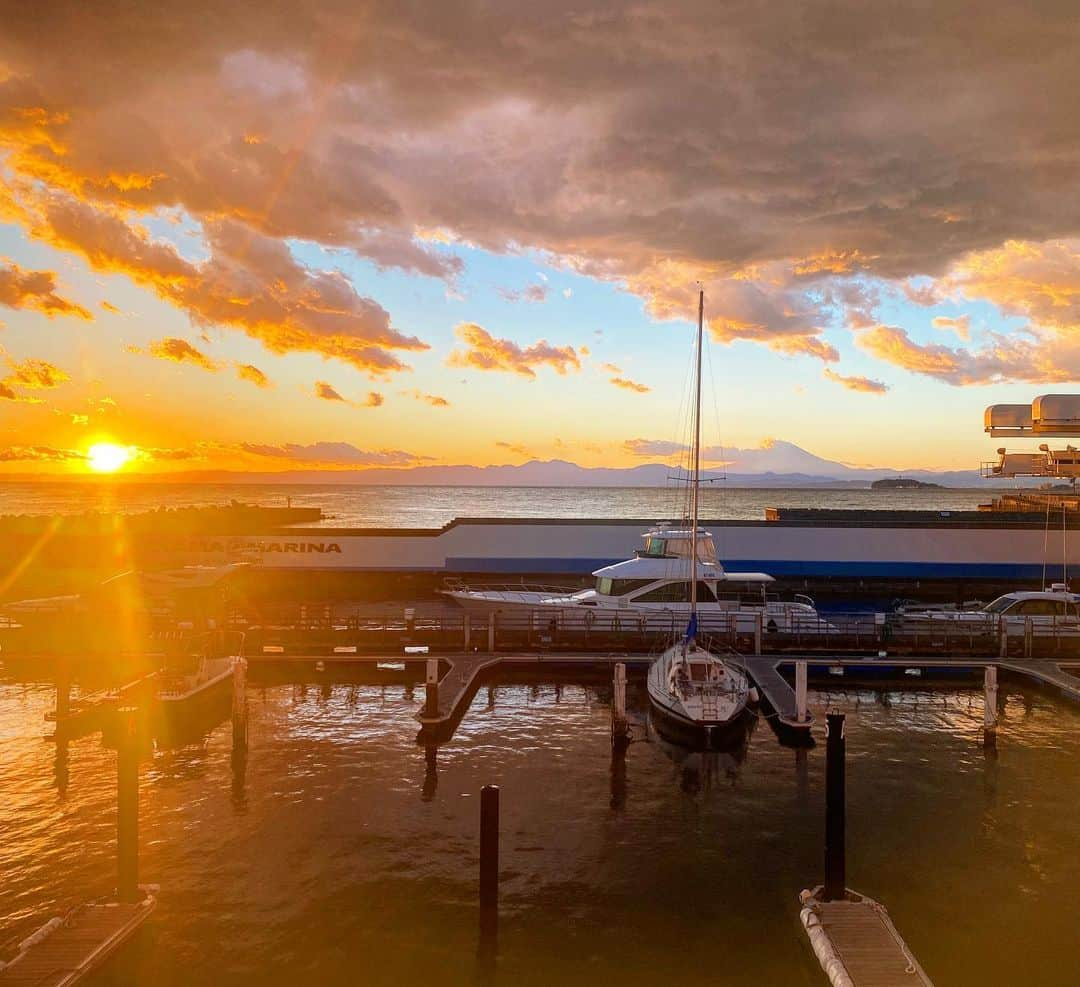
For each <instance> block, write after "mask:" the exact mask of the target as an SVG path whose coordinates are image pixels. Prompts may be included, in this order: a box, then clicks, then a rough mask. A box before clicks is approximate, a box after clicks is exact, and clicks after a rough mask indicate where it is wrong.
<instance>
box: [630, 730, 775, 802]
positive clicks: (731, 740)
mask: <svg viewBox="0 0 1080 987" xmlns="http://www.w3.org/2000/svg"><path fill="white" fill-rule="evenodd" d="M756 724H757V717H755V716H745V717H743V719H742V729H741V730H728V731H726V732H725V742H724V743H723V744H722V745H720V746H718V747H715V748H712V749H709V750H702V749H697V750H693V749H691V748H688V747H684V746H682V745H681V744H677V743H673V742H672V741H671V740H669V739H668V738H667V737H666V736H665V734H664V732H663V730H662V729H660V724H659V723H658V722H657V718H655V717H653V716H652V715H651V713H650V716H649V719H648V732H649V742H650V743H652V744H655V745H656V746H657V747H659V748H660V750H662V751H663V752H664V754H665V755H666V756H667V758H668V759H669V760H670V761H671V762H672V764H674V765H675V766H676V767H677V768H679V770H680V774H681V780H680V784H681V787H682V789H683V791H685V792H687V793H689V794H694V793H697V792H700V791H709V790H710V789H711V788H714V787H716V786H717V785H719V784H720V783H722V782H730V781H733V780H734V779H735V778H737V777H738V775H739V772H740V770H741V768H742V763H743V761H745V760H746V754H747V751H748V750H749V746H750V735H751V734H752V733H753V731H754V727H755V725H756Z"/></svg>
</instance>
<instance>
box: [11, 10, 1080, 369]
mask: <svg viewBox="0 0 1080 987" xmlns="http://www.w3.org/2000/svg"><path fill="white" fill-rule="evenodd" d="M969 14H970V10H969V7H968V6H967V5H965V4H963V3H961V2H960V0H942V2H940V3H938V4H935V5H933V7H932V9H928V10H927V11H926V12H925V15H924V16H918V17H915V16H912V17H907V18H899V19H898V18H896V17H894V16H892V14H891V13H890V12H889V11H887V10H885V9H884V8H883V7H882V6H881V5H876V4H866V3H861V2H857V0H838V2H837V3H836V4H833V5H830V6H828V7H827V8H825V7H823V8H821V9H820V10H819V9H817V8H815V9H814V10H813V11H811V12H807V13H806V14H805V16H795V17H791V18H788V19H787V20H786V21H785V22H784V24H783V25H782V26H780V27H778V26H777V23H776V19H775V17H774V16H773V15H772V12H771V11H770V10H769V9H768V8H766V7H763V6H761V5H754V4H736V5H733V6H731V7H725V8H724V14H723V16H722V17H721V16H718V15H717V12H716V9H715V6H714V5H710V4H708V3H705V2H703V0H687V2H685V3H680V4H678V5H674V6H673V5H658V4H651V5H650V4H629V5H610V4H604V3H600V2H593V0H585V2H584V3H582V4H577V5H574V6H573V7H572V8H570V7H568V8H566V9H562V10H560V12H559V16H557V17H553V18H541V17H537V16H535V9H534V8H533V7H530V6H527V5H524V4H521V3H519V2H513V0H512V2H509V3H506V4H502V5H499V7H498V9H497V10H495V11H494V12H493V11H492V10H489V9H487V8H481V7H469V6H467V5H466V6H465V7H463V8H461V9H460V10H457V9H456V10H455V16H446V17H420V16H417V15H416V14H415V11H414V10H413V9H412V8H411V7H410V6H409V5H401V4H397V5H395V4H383V5H377V6H376V7H371V6H368V5H361V6H357V7H355V8H349V7H347V6H345V7H343V6H342V5H340V4H330V3H326V2H325V0H312V2H311V3H307V4H299V5H287V6H285V7H278V8H275V9H274V11H273V14H272V15H268V16H266V17H263V18H257V19H255V20H253V19H252V18H251V16H250V12H249V9H248V8H246V7H244V6H243V5H235V4H232V3H224V4H221V5H218V6H217V7H215V8H214V15H213V16H212V17H210V16H206V13H205V11H204V10H203V9H202V8H201V7H198V6H196V7H192V8H190V10H184V11H182V12H181V13H179V14H176V13H175V12H173V13H171V14H169V15H168V16H166V15H165V14H163V13H161V12H155V11H148V12H145V13H144V14H143V16H140V17H138V18H132V17H125V16H120V15H119V14H117V13H116V11H115V10H112V11H111V10H110V8H109V6H108V4H106V5H105V6H104V7H102V8H101V9H100V10H99V11H98V16H97V17H94V18H84V17H64V16H61V15H60V14H59V13H58V12H57V10H54V9H53V8H52V7H48V6H46V7H45V8H42V9H40V10H38V9H36V8H35V16H33V17H21V18H11V19H9V22H6V23H5V31H4V52H3V58H4V77H3V81H2V82H0V145H2V146H3V148H4V154H5V170H6V172H7V173H8V174H9V175H10V177H11V187H12V189H14V191H12V192H9V193H7V194H5V193H3V192H0V212H2V214H3V215H4V216H5V217H6V218H8V219H11V220H12V221H14V222H18V223H20V225H22V226H23V227H24V228H26V229H30V230H31V231H32V232H34V233H35V235H38V236H41V237H43V238H44V239H47V240H49V241H50V242H53V243H55V244H56V245H58V246H61V247H62V249H68V250H74V251H77V252H79V253H81V254H83V256H86V257H87V258H88V259H90V260H91V263H93V264H94V265H95V266H96V267H97V268H98V269H99V270H123V271H125V272H126V273H130V274H131V276H132V277H135V278H136V279H137V280H139V282H140V283H141V284H144V285H146V286H148V287H150V288H151V289H152V290H154V291H156V292H157V293H158V294H159V295H160V296H161V297H163V298H165V299H166V300H168V301H170V302H171V303H172V304H174V305H176V306H177V307H178V308H180V309H181V310H183V311H186V312H187V313H188V314H189V315H190V316H191V318H192V319H193V320H195V322H196V324H197V325H200V326H202V325H222V326H226V327H231V328H233V329H235V330H238V331H242V332H245V333H247V334H249V335H251V336H253V337H254V338H257V339H260V340H261V341H263V342H264V344H265V345H266V346H267V347H268V348H269V349H270V350H271V351H272V352H276V353H289V352H309V353H318V354H320V355H323V356H325V357H327V358H329V359H336V360H342V361H345V362H348V363H350V364H352V365H354V366H357V367H359V368H360V369H363V370H365V371H367V370H371V371H384V372H390V371H395V370H399V369H402V368H403V367H404V366H405V364H404V362H403V358H402V353H403V352H404V353H408V352H411V351H415V350H418V349H421V348H422V347H423V345H424V344H423V343H422V342H421V341H420V340H418V339H415V338H414V337H412V336H410V335H407V334H405V333H403V332H401V331H400V330H398V329H397V328H395V327H394V326H392V325H391V322H390V318H389V314H388V313H387V312H386V311H385V310H384V309H383V308H382V306H381V305H379V304H378V302H377V301H375V300H373V299H367V298H363V297H362V296H360V295H359V294H358V293H356V292H355V290H354V289H352V287H351V285H349V284H348V280H347V279H346V278H345V277H344V276H343V275H339V274H337V273H336V272H328V271H321V270H316V269H311V268H307V267H306V266H304V265H299V264H297V263H296V262H295V259H292V260H291V263H290V257H291V252H290V250H289V246H288V244H289V241H290V240H293V241H295V240H302V241H305V242H308V243H312V244H319V245H322V246H323V247H324V248H326V249H327V251H350V252H353V253H357V254H360V255H361V256H366V257H369V258H371V259H372V260H373V262H374V263H376V264H378V265H380V266H385V267H396V268H399V269H402V270H407V271H413V272H415V273H418V274H424V275H429V276H432V277H439V278H443V279H444V280H445V279H448V278H453V277H454V276H455V274H456V272H457V271H458V270H460V268H459V267H458V265H457V263H456V262H457V258H456V257H453V255H451V254H448V253H447V252H446V251H445V249H444V248H443V246H442V244H444V243H463V244H469V245H471V246H475V247H477V248H479V249H483V250H491V251H497V252H506V253H517V254H520V253H521V252H522V251H524V250H529V249H532V250H535V251H538V252H541V253H542V254H543V255H544V256H545V257H550V258H552V260H553V262H556V263H560V264H563V265H565V267H566V268H567V269H569V270H573V271H577V272H578V273H581V274H584V275H587V276H592V277H599V278H604V279H606V280H609V281H612V282H614V283H617V284H619V285H622V286H624V287H625V288H626V289H627V290H629V291H633V292H635V293H637V294H638V295H639V296H640V297H642V298H644V299H646V301H647V302H648V303H649V304H650V307H651V306H652V304H653V301H654V299H657V298H660V299H661V300H662V296H664V295H665V294H667V293H669V292H670V287H665V286H664V285H663V283H662V281H663V279H662V278H660V277H659V276H658V275H659V274H660V273H661V269H662V268H663V266H664V265H663V264H662V263H660V262H658V261H657V258H666V259H669V262H668V263H669V268H668V273H670V274H671V275H673V276H676V277H673V278H671V279H668V281H667V285H668V286H671V285H676V286H687V287H688V290H687V292H686V294H688V295H689V294H691V293H692V287H690V286H692V285H693V283H694V282H695V281H697V280H703V281H704V282H705V284H706V289H707V291H708V293H709V295H710V308H709V312H710V328H711V330H712V332H713V334H714V336H715V337H716V338H717V339H719V340H721V341H724V342H728V341H731V340H734V339H748V340H751V341H754V342H756V343H758V344H761V345H765V346H770V347H772V348H773V349H774V350H776V351H778V352H780V353H782V354H789V355H790V354H796V355H807V356H810V357H811V358H814V359H818V360H821V361H823V362H826V363H830V362H835V361H836V349H835V346H834V344H833V343H832V342H831V341H830V340H829V339H828V338H826V337H827V331H828V330H829V328H830V327H829V324H828V322H827V321H826V319H827V316H828V313H825V312H822V311H821V308H820V305H819V301H820V298H821V296H822V289H823V287H825V286H827V285H829V284H830V283H833V282H836V281H838V280H844V279H851V278H854V277H866V278H881V279H887V280H891V281H892V282H894V283H897V284H902V285H905V286H907V288H908V289H909V290H910V292H911V293H912V294H911V297H912V300H914V299H915V296H916V295H923V294H924V293H925V295H926V300H925V302H924V303H925V304H936V301H935V300H932V299H931V294H933V296H934V299H940V298H941V297H942V296H941V294H940V291H939V290H938V289H934V288H932V287H931V286H928V285H925V284H922V283H921V282H917V281H916V282H913V281H911V280H910V279H911V278H912V277H917V276H920V275H928V276H931V277H932V278H935V279H936V278H941V277H942V275H943V273H944V272H946V271H948V270H949V269H950V267H952V266H953V265H955V264H956V263H957V262H958V261H959V260H960V259H961V258H964V257H972V256H979V255H983V254H985V253H986V252H987V251H994V250H998V249H1001V247H1002V245H1003V244H1005V243H1008V242H1016V243H1032V244H1050V243H1056V242H1059V241H1060V240H1061V239H1062V238H1066V237H1071V236H1075V234H1076V231H1077V229H1078V228H1080V199H1078V198H1077V197H1076V196H1075V194H1074V191H1075V189H1074V186H1075V177H1076V176H1075V168H1073V167H1072V164H1071V160H1070V159H1069V156H1068V152H1067V150H1066V149H1067V148H1069V147H1071V146H1072V143H1075V141H1074V140H1073V138H1074V137H1075V132H1074V131H1075V123H1074V121H1075V118H1076V114H1075V108H1074V106H1073V103H1074V94H1075V93H1076V92H1077V90H1078V88H1080V60H1077V59H1076V58H1075V57H1073V56H1074V52H1073V47H1074V45H1073V42H1074V32H1073V28H1074V20H1075V12H1074V10H1073V9H1072V8H1071V6H1070V5H1069V4H1057V5H1053V4H1051V5H1045V9H1044V8H1040V12H1039V16H1038V17H1032V16H1030V12H1029V11H1027V10H1025V9H1024V8H1023V7H1021V6H1018V5H1009V4H996V5H992V6H988V7H987V8H986V9H984V10H980V15H979V22H978V26H977V30H970V31H960V30H956V29H955V28H956V25H957V24H966V23H968V21H969V20H970V18H969ZM478 37H484V38H485V39H487V40H486V43H485V44H483V45H478V44H474V43H473V42H474V40H475V39H476V38H478ZM372 38H377V39H379V44H378V45H377V46H376V48H377V50H376V49H375V48H373V46H372V45H371V44H370V43H369V41H370V39H372ZM882 38H887V39H888V44H881V43H875V39H877V40H880V39H882ZM57 53H63V58H62V59H61V58H58V55H57ZM163 64H167V65H168V66H169V71H168V72H167V73H163V72H162V71H161V66H162V65H163ZM705 64H707V65H708V66H709V71H707V72H703V71H701V66H702V65H705ZM103 65H105V66H108V67H109V71H107V72H104V71H102V66H103ZM687 105H696V106H711V107H722V108H723V112H717V113H712V114H705V115H701V114H696V115H695V114H687V113H686V112H685V108H686V106H687ZM40 190H43V192H42V191H40ZM43 197H44V199H46V200H50V199H53V200H54V199H57V198H58V199H64V198H68V199H70V200H72V201H73V202H75V203H77V205H78V207H79V210H81V211H78V212H77V215H75V216H74V219H75V220H76V221H75V222H73V221H72V218H73V217H72V215H67V216H64V215H60V213H61V212H67V213H69V214H72V213H73V212H75V210H74V207H71V206H68V207H64V208H61V207H60V206H58V205H56V203H55V202H53V204H51V205H43V204H42V203H41V202H40V201H39V200H41V199H42V198H43ZM165 210H181V211H183V212H184V213H185V214H186V215H187V216H189V217H191V219H192V222H193V223H194V224H195V225H196V226H197V227H198V228H199V229H200V231H201V239H202V241H203V243H204V245H205V247H206V251H207V259H206V260H205V261H200V262H198V263H196V262H192V261H188V260H185V259H183V258H181V257H179V255H178V254H176V252H175V251H171V248H166V247H165V245H163V244H161V243H159V242H157V241H155V240H154V239H153V238H151V237H149V236H148V235H143V234H142V233H140V232H138V231H137V229H136V227H135V225H134V224H135V223H136V222H137V221H138V216H139V215H140V214H141V215H154V214H161V213H162V212H163V211H165ZM96 217H104V219H103V220H100V222H102V223H104V224H105V225H109V224H110V223H119V224H120V225H121V226H124V227H128V228H129V229H130V230H132V231H133V236H134V241H126V246H127V247H129V248H132V251H129V253H128V254H127V255H124V254H123V252H122V251H121V250H120V249H119V247H120V244H119V241H120V240H121V239H123V236H122V231H121V230H116V229H112V230H110V231H107V230H103V229H99V228H98V226H99V220H98V218H96ZM235 231H240V232H239V233H238V234H237V233H236V232H235ZM426 231H438V239H436V238H435V234H434V233H427V232H426ZM106 233H107V234H108V235H107V236H106ZM235 236H238V237H239V239H240V240H241V241H242V242H243V243H244V246H243V247H242V248H239V249H232V248H231V247H230V246H229V244H228V243H227V242H223V240H226V241H227V240H228V239H229V238H230V237H235ZM429 236H430V239H428V238H427V237H429ZM103 238H104V240H103ZM106 241H108V242H106ZM169 252H172V253H173V254H174V256H173V257H169V256H167V254H168V253H169ZM328 256H329V254H328ZM121 261H123V263H121ZM279 263H280V267H281V271H282V273H283V276H282V277H277V276H275V274H274V273H273V271H274V270H275V269H276V267H277V265H278V264H279ZM780 263H783V264H785V265H787V268H788V276H787V279H786V280H785V281H784V282H783V283H773V281H772V280H770V276H769V273H768V271H769V267H770V265H773V264H780ZM753 270H758V271H760V272H762V273H761V274H760V276H757V277H748V276H747V274H746V272H749V271H753ZM969 275H970V277H969V278H968V280H967V281H966V282H965V281H964V279H963V278H961V279H960V280H958V281H957V283H956V288H955V290H957V291H960V292H961V293H962V294H965V297H974V295H973V294H972V295H967V294H966V293H967V292H968V291H969V290H970V291H971V292H973V293H974V292H978V291H983V290H987V291H990V292H993V293H995V294H996V295H998V296H999V297H1001V298H1002V299H1003V300H1002V302H1001V304H1003V305H1012V304H1014V302H1015V301H1016V300H1017V299H1015V298H1014V297H1013V296H1014V288H1013V287H1010V286H1008V285H1006V284H1005V282H1004V281H1002V280H1001V279H999V278H997V277H996V275H995V276H994V278H992V281H993V284H992V285H989V284H983V283H979V282H980V281H981V280H982V279H983V275H982V274H980V273H979V272H978V271H974V270H972V271H970V272H969ZM1032 283H1033V284H1034V282H1032ZM1043 286H1045V285H1043ZM1022 294H1023V295H1024V298H1023V300H1022V303H1021V304H1022V305H1023V306H1024V307H1025V310H1026V311H1029V312H1030V313H1031V315H1030V316H1029V317H1030V318H1032V320H1033V321H1034V324H1035V325H1036V326H1041V327H1044V328H1053V326H1054V325H1055V320H1060V319H1063V318H1066V317H1067V316H1066V315H1065V314H1064V313H1063V312H1061V311H1056V312H1055V311H1048V312H1047V313H1044V314H1040V313H1039V312H1038V311H1037V310H1040V309H1042V308H1044V307H1045V308H1048V309H1057V308H1061V307H1062V306H1060V305H1057V304H1056V303H1054V302H1052V301H1050V302H1048V301H1047V299H1049V298H1050V296H1049V295H1048V294H1046V293H1045V292H1042V291H1041V290H1036V291H1035V292H1034V293H1032V292H1030V291H1028V290H1027V289H1026V288H1025V289H1023V290H1022ZM1040 297H1041V298H1042V299H1043V300H1039V299H1040ZM670 310H671V315H669V316H665V317H672V316H676V315H677V316H678V317H685V316H687V315H691V314H692V313H693V303H692V299H689V298H687V299H684V301H683V302H682V303H680V304H679V305H677V306H671V309H670ZM860 318H861V316H860ZM1044 320H1045V321H1044ZM863 321H865V320H863ZM857 328H858V327H857ZM861 328H865V329H870V330H872V329H873V328H874V325H873V324H866V325H863V326H862V327H861Z"/></svg>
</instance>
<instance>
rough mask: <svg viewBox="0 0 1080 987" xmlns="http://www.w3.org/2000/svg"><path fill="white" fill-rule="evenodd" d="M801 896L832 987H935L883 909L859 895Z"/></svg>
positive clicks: (804, 919) (805, 919) (807, 893)
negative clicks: (836, 898)
mask: <svg viewBox="0 0 1080 987" xmlns="http://www.w3.org/2000/svg"><path fill="white" fill-rule="evenodd" d="M820 893H821V888H815V889H814V890H813V891H804V892H803V893H802V894H801V895H799V900H800V902H801V903H802V906H803V907H802V911H801V912H800V915H799V917H800V918H801V919H802V923H803V928H804V929H805V930H806V934H807V936H808V938H809V939H810V945H811V947H812V948H813V950H814V954H815V955H816V956H817V958H818V962H820V963H821V968H822V969H823V970H824V971H825V975H826V976H827V977H828V978H829V982H830V983H831V984H832V985H833V987H933V984H932V982H931V980H930V978H929V977H928V976H927V975H926V971H925V970H923V968H922V967H921V966H920V965H919V961H918V960H916V959H915V957H914V956H913V955H912V953H911V950H910V949H908V947H907V944H906V943H905V942H904V940H903V937H902V936H901V935H900V933H899V932H898V931H897V929H896V926H894V925H893V923H892V920H891V919H890V918H889V913H888V912H887V911H886V910H885V907H884V906H883V905H880V904H878V902H876V901H874V900H873V898H867V897H865V896H864V895H861V894H858V893H857V892H855V891H851V890H849V891H848V897H847V899H846V900H844V901H822V900H820V898H819V897H818V895H819V894H820Z"/></svg>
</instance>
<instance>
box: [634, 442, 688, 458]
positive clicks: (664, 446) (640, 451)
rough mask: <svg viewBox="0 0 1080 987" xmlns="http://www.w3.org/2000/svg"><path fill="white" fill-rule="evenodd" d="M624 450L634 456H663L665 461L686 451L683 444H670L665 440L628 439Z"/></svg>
mask: <svg viewBox="0 0 1080 987" xmlns="http://www.w3.org/2000/svg"><path fill="white" fill-rule="evenodd" d="M623 449H625V450H626V451H627V452H629V453H630V454H631V455H634V456H642V457H644V456H661V457H663V458H665V459H667V458H669V457H671V456H674V455H676V454H678V453H682V452H685V451H686V446H684V445H683V444H682V443H681V442H668V441H665V440H664V439H627V440H626V441H625V442H624V443H623Z"/></svg>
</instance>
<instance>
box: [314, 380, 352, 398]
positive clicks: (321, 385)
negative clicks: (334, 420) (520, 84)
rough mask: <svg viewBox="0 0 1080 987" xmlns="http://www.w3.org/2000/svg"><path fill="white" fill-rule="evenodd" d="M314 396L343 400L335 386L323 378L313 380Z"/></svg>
mask: <svg viewBox="0 0 1080 987" xmlns="http://www.w3.org/2000/svg"><path fill="white" fill-rule="evenodd" d="M315 397H317V398H322V399H323V400H324V401H345V399H344V398H343V397H342V396H341V394H340V393H339V392H338V390H337V388H336V387H334V386H333V385H332V384H328V383H327V382H326V381H325V380H317V381H315ZM346 403H347V402H346Z"/></svg>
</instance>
